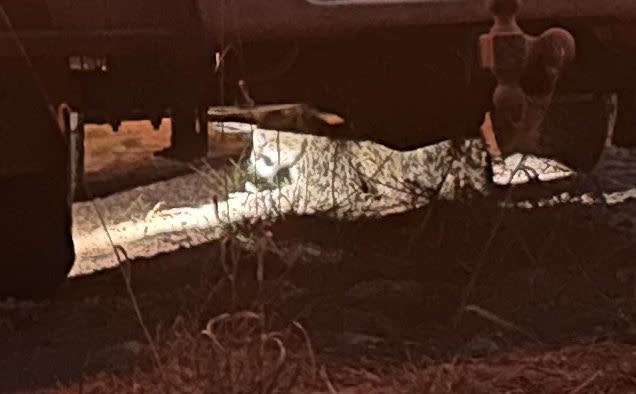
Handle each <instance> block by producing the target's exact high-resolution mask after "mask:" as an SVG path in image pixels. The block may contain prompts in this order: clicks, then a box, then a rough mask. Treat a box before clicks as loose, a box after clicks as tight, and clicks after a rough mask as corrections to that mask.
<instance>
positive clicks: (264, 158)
mask: <svg viewBox="0 0 636 394" xmlns="http://www.w3.org/2000/svg"><path fill="white" fill-rule="evenodd" d="M261 159H263V161H264V162H265V165H268V166H273V165H274V162H273V161H272V159H270V158H269V157H267V156H261Z"/></svg>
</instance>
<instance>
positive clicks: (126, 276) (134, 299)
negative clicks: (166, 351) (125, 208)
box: [91, 199, 167, 382]
mask: <svg viewBox="0 0 636 394" xmlns="http://www.w3.org/2000/svg"><path fill="white" fill-rule="evenodd" d="M91 202H92V205H93V208H95V212H97V217H98V218H99V221H100V224H101V226H102V228H103V229H104V231H105V232H106V237H107V238H108V242H109V243H110V245H111V247H112V248H113V252H114V253H115V257H116V258H117V262H118V266H119V269H120V271H121V273H122V276H123V278H124V283H125V284H126V291H127V292H128V296H129V297H130V301H131V303H132V306H133V309H134V310H135V315H136V316H137V321H138V322H139V325H140V326H141V328H142V330H143V332H144V336H145V337H146V341H148V345H149V346H150V349H151V351H152V355H153V357H154V359H155V363H156V364H157V368H159V373H160V374H161V378H162V380H163V381H164V382H167V380H166V377H165V375H164V372H163V364H162V363H161V358H160V357H159V352H158V350H157V347H156V345H155V343H154V341H153V340H152V336H151V335H150V331H149V330H148V327H147V326H146V323H145V322H144V318H143V315H142V314H141V308H140V307H139V303H138V302H137V297H136V296H135V293H134V291H133V289H132V284H131V278H130V272H128V273H127V272H126V270H125V267H124V263H125V262H127V263H128V268H129V269H130V259H129V258H128V254H127V253H126V250H125V249H124V248H123V247H122V246H121V245H116V244H115V243H114V241H113V238H112V236H111V234H110V231H108V227H107V226H106V220H104V215H103V214H102V211H101V209H99V206H98V205H97V203H96V202H95V200H94V199H91ZM120 253H121V255H120ZM122 256H123V258H122Z"/></svg>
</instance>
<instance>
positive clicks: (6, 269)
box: [0, 172, 75, 298]
mask: <svg viewBox="0 0 636 394" xmlns="http://www.w3.org/2000/svg"><path fill="white" fill-rule="evenodd" d="M64 178H65V176H64V174H63V173H62V174H60V173H59V172H41V173H34V174H28V175H20V176H17V177H13V178H11V179H4V180H2V181H0V190H2V193H0V204H2V205H1V206H2V207H3V210H2V213H1V214H0V223H1V224H2V226H3V227H4V229H5V231H3V235H2V239H0V250H1V252H0V253H2V259H1V260H0V298H4V297H9V296H10V297H16V298H41V297H47V296H49V295H51V294H52V293H53V292H54V290H55V289H56V288H57V286H58V285H59V284H60V283H61V282H62V281H63V280H64V279H65V278H66V276H67V275H68V273H69V271H70V270H71V267H72V266H73V261H74V259H75V253H74V246H73V240H72V235H71V211H70V209H69V204H68V199H67V195H68V188H67V186H68V183H67V182H63V181H62V179H64Z"/></svg>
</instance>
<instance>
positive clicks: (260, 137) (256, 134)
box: [252, 129, 267, 146]
mask: <svg viewBox="0 0 636 394" xmlns="http://www.w3.org/2000/svg"><path fill="white" fill-rule="evenodd" d="M252 142H253V143H254V146H262V145H265V143H266V142H267V138H266V137H265V133H264V132H263V131H262V130H258V129H256V130H254V131H253V132H252Z"/></svg>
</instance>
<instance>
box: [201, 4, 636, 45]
mask: <svg viewBox="0 0 636 394" xmlns="http://www.w3.org/2000/svg"><path fill="white" fill-rule="evenodd" d="M197 1H198V2H199V7H200V8H201V10H202V12H203V17H204V20H205V22H206V26H207V28H208V32H209V34H210V35H211V36H212V37H221V34H222V30H224V31H225V34H226V36H233V35H236V34H238V33H240V34H241V37H242V39H244V40H246V41H258V40H262V39H285V38H286V39H295V38H303V37H304V38H312V37H313V38H318V37H321V36H327V35H333V34H338V33H352V32H353V33H355V32H356V31H359V30H361V29H369V28H376V29H381V28H386V27H392V26H420V25H441V24H466V23H469V24H481V23H489V21H490V19H491V17H490V15H489V13H488V11H487V10H486V7H485V2H484V1H480V0H446V1H444V0H436V1H431V0H390V1H389V0H384V1H382V0H331V1H329V0H267V1H263V0H241V1H228V0H197ZM520 17H521V19H559V20H564V19H571V18H581V19H587V18H607V19H618V20H633V19H635V18H636V0H528V1H526V2H524V6H523V9H522V12H521V14H520Z"/></svg>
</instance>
